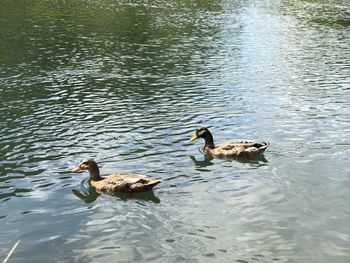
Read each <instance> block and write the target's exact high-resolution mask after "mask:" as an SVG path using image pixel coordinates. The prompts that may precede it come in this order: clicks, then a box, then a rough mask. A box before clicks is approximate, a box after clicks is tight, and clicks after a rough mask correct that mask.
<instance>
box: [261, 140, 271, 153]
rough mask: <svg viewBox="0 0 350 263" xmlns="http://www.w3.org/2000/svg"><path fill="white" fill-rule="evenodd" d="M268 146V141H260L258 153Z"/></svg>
mask: <svg viewBox="0 0 350 263" xmlns="http://www.w3.org/2000/svg"><path fill="white" fill-rule="evenodd" d="M269 146H270V143H268V142H262V143H260V145H259V147H258V149H259V153H263V152H264V151H265V150H266V149H267V147H269Z"/></svg>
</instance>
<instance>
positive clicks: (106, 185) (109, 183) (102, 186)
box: [73, 159, 161, 193]
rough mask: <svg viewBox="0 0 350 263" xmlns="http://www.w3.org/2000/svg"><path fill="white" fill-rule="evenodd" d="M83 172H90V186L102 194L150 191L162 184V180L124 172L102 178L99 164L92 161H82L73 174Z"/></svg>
mask: <svg viewBox="0 0 350 263" xmlns="http://www.w3.org/2000/svg"><path fill="white" fill-rule="evenodd" d="M81 170H88V171H89V174H90V176H89V180H90V184H91V185H92V186H93V187H95V188H96V190H98V191H102V192H122V193H131V192H143V191H149V190H151V189H152V188H153V187H155V186H156V185H157V184H159V183H160V182H161V181H160V180H152V179H149V178H147V177H145V176H142V175H137V174H132V173H124V172H122V173H116V174H111V175H109V176H101V175H100V169H99V168H98V165H97V163H96V162H95V161H93V160H92V159H86V160H83V161H81V162H80V164H79V166H77V167H76V168H74V169H73V172H79V171H81Z"/></svg>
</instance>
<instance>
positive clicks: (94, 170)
mask: <svg viewBox="0 0 350 263" xmlns="http://www.w3.org/2000/svg"><path fill="white" fill-rule="evenodd" d="M89 174H90V177H89V179H90V180H92V181H99V180H101V179H102V177H101V176H100V169H99V168H98V165H97V164H96V163H94V164H93V165H91V166H90V168H89Z"/></svg>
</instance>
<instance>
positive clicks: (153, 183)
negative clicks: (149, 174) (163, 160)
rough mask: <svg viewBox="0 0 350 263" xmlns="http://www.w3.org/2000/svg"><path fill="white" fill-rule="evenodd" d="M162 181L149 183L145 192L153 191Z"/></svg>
mask: <svg viewBox="0 0 350 263" xmlns="http://www.w3.org/2000/svg"><path fill="white" fill-rule="evenodd" d="M161 182H162V181H161V180H152V181H149V182H148V183H147V184H146V185H145V191H148V190H151V189H152V188H153V187H155V186H156V185H157V184H159V183H161Z"/></svg>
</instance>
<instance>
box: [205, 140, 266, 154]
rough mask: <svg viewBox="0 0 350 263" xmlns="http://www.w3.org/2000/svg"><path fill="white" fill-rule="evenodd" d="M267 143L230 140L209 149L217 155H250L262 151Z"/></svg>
mask: <svg viewBox="0 0 350 263" xmlns="http://www.w3.org/2000/svg"><path fill="white" fill-rule="evenodd" d="M267 147H268V143H265V142H263V143H257V142H254V141H232V142H226V143H223V144H220V145H218V146H217V147H215V148H214V149H210V153H211V154H213V155H218V156H242V157H252V156H256V155H258V154H261V153H263V152H264V151H265V150H266V148H267Z"/></svg>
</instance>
